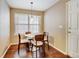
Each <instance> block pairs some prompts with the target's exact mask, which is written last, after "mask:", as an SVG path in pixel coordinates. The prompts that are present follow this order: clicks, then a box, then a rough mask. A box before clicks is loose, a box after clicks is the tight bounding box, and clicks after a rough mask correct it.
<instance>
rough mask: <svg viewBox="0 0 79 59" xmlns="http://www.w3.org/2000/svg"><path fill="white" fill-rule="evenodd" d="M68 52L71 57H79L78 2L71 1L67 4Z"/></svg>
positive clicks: (75, 0)
mask: <svg viewBox="0 0 79 59" xmlns="http://www.w3.org/2000/svg"><path fill="white" fill-rule="evenodd" d="M66 6H67V52H68V55H70V56H71V57H79V56H78V17H77V0H70V1H69V2H68V3H67V4H66Z"/></svg>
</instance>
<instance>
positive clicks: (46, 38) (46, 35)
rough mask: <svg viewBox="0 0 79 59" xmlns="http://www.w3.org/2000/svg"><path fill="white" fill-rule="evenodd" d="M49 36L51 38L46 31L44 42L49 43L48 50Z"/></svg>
mask: <svg viewBox="0 0 79 59" xmlns="http://www.w3.org/2000/svg"><path fill="white" fill-rule="evenodd" d="M48 38H49V34H48V32H44V42H45V43H47V45H48V50H49V40H48Z"/></svg>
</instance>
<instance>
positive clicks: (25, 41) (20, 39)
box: [18, 34, 29, 54]
mask: <svg viewBox="0 0 79 59" xmlns="http://www.w3.org/2000/svg"><path fill="white" fill-rule="evenodd" d="M18 38H19V42H18V54H19V51H20V45H21V44H27V48H28V50H29V41H28V40H27V39H25V38H22V36H21V35H20V34H18Z"/></svg>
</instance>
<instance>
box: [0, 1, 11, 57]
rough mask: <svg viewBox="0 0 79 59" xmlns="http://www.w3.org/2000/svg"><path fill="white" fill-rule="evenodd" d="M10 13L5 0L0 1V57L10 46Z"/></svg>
mask: <svg viewBox="0 0 79 59" xmlns="http://www.w3.org/2000/svg"><path fill="white" fill-rule="evenodd" d="M9 35H10V11H9V6H8V4H7V3H6V0H0V57H1V56H2V55H3V54H4V52H5V50H6V49H7V47H8V45H9V44H10V39H9V37H10V36H9Z"/></svg>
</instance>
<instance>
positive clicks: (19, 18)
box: [14, 13, 40, 33]
mask: <svg viewBox="0 0 79 59" xmlns="http://www.w3.org/2000/svg"><path fill="white" fill-rule="evenodd" d="M39 22H40V16H36V15H33V19H31V15H27V14H22V13H16V14H15V22H14V23H15V33H25V32H28V31H30V32H32V33H38V32H39V26H40V23H39Z"/></svg>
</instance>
